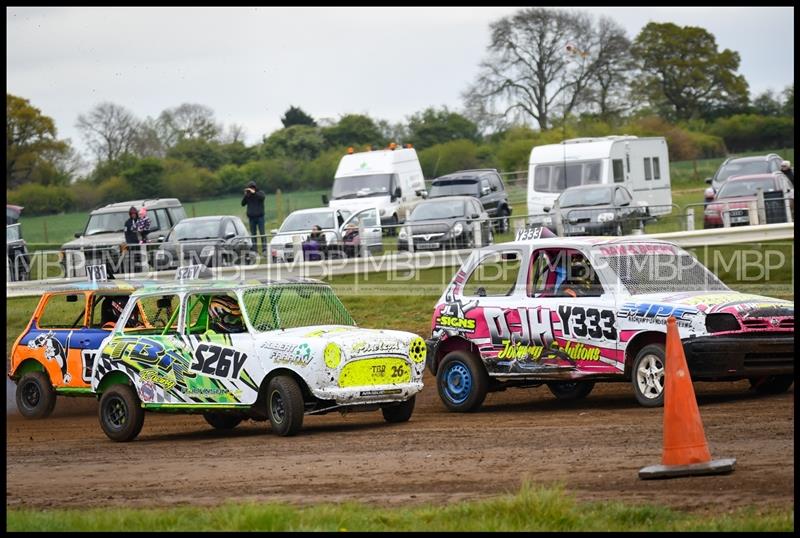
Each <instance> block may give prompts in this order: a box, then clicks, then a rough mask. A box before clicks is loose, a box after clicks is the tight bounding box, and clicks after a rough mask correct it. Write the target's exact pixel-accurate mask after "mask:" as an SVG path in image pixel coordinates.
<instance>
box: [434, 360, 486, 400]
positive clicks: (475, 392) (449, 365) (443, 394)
mask: <svg viewBox="0 0 800 538" xmlns="http://www.w3.org/2000/svg"><path fill="white" fill-rule="evenodd" d="M436 386H437V388H438V390H439V397H440V398H441V399H442V402H444V405H445V406H447V408H448V409H449V410H450V411H455V412H457V413H466V412H468V411H475V410H477V409H478V408H479V407H480V406H481V404H482V403H483V400H484V399H485V398H486V392H487V390H488V386H489V376H488V375H487V374H486V369H485V368H484V366H483V363H482V362H481V360H480V359H479V358H478V357H476V356H475V355H473V354H471V353H467V352H464V351H451V352H450V353H448V354H447V355H446V356H445V357H444V360H442V363H441V364H440V365H439V371H438V372H437V374H436Z"/></svg>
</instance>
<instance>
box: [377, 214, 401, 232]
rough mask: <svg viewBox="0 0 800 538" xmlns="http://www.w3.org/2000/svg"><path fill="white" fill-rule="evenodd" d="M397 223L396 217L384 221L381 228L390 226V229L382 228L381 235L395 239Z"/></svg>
mask: <svg viewBox="0 0 800 538" xmlns="http://www.w3.org/2000/svg"><path fill="white" fill-rule="evenodd" d="M399 222H400V221H399V219H398V218H397V215H392V218H390V219H386V223H381V224H382V225H383V226H391V228H384V229H383V232H384V233H383V235H385V236H388V237H395V236H396V235H397V231H398V228H397V224H398V223H399Z"/></svg>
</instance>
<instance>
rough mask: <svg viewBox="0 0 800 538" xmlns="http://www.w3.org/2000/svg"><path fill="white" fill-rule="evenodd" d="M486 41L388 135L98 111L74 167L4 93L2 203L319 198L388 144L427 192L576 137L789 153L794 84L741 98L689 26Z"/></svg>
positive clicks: (343, 122) (544, 23)
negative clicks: (347, 168)
mask: <svg viewBox="0 0 800 538" xmlns="http://www.w3.org/2000/svg"><path fill="white" fill-rule="evenodd" d="M490 38H491V39H490V44H489V46H488V48H487V54H486V57H485V58H484V59H483V60H482V61H481V63H480V70H479V73H478V76H477V77H476V79H475V80H474V81H473V82H472V83H471V84H470V85H469V86H468V87H467V88H466V89H465V91H464V93H463V99H464V108H463V110H461V111H454V110H450V109H448V108H447V107H429V108H427V109H425V110H422V111H419V112H416V113H414V114H411V115H410V116H408V117H407V118H406V120H405V121H403V122H398V123H391V122H389V121H386V120H381V119H376V118H372V117H370V116H368V115H364V114H344V115H342V116H340V117H339V118H338V119H336V120H325V119H315V118H314V117H313V116H312V115H310V114H309V113H307V112H306V111H304V110H302V108H300V107H295V106H291V107H290V108H289V109H288V110H287V111H286V112H285V113H284V115H283V117H281V122H282V124H283V127H282V128H281V129H278V130H276V131H274V132H272V133H269V134H267V135H264V136H263V137H262V139H261V141H260V142H258V143H256V144H253V145H247V144H246V143H245V138H246V137H245V134H246V133H245V131H244V128H243V127H242V126H240V125H237V124H231V125H227V126H225V125H223V124H221V123H220V122H219V121H218V120H217V119H216V117H215V113H214V111H213V110H212V109H211V108H209V107H207V106H205V105H202V104H196V103H183V104H180V105H178V106H175V107H172V108H168V109H166V110H164V111H163V112H161V113H160V114H159V115H158V116H156V117H154V118H152V117H147V118H144V119H141V118H138V117H137V116H136V115H135V114H134V113H133V112H132V111H130V110H128V109H127V108H125V107H124V106H122V105H119V104H115V103H110V102H104V103H100V104H98V105H96V106H95V107H93V108H92V109H91V110H89V111H87V112H86V113H83V114H80V115H79V116H78V118H77V121H76V128H77V130H78V132H79V133H80V136H81V138H82V139H83V141H84V143H85V146H86V147H87V148H88V149H89V152H90V154H91V155H90V159H91V160H90V162H88V163H87V162H86V161H84V157H83V156H81V155H80V154H78V152H77V151H76V150H75V148H74V147H73V146H72V144H71V142H70V141H69V140H61V139H59V138H58V135H57V129H56V126H55V123H54V121H53V120H52V118H50V117H48V116H47V115H45V114H44V113H43V112H42V111H41V110H39V109H38V108H36V107H35V106H34V105H33V104H31V103H30V102H29V101H28V100H27V99H24V98H23V97H19V96H15V95H12V94H8V93H7V94H6V130H7V150H6V167H7V168H6V184H7V197H8V200H9V202H11V203H17V204H20V205H24V206H26V214H46V213H58V212H64V211H71V210H76V209H78V210H87V209H91V208H93V207H96V206H98V205H101V204H104V203H109V202H115V201H121V200H126V199H133V198H140V197H141V198H145V197H167V196H175V197H178V198H180V199H181V200H184V201H194V200H200V199H207V198H211V197H214V196H220V195H226V194H234V193H236V194H238V193H240V192H241V189H242V185H244V184H246V183H247V182H248V181H251V180H252V181H256V182H257V183H258V184H259V186H260V187H261V188H263V189H264V190H266V191H267V192H274V191H275V190H277V189H282V190H284V191H294V190H309V189H325V188H329V187H330V185H331V182H332V178H333V175H334V172H335V169H336V166H337V164H338V161H339V159H340V158H341V156H342V155H343V154H344V153H345V152H346V150H347V148H348V147H354V148H355V149H356V150H357V151H359V150H364V149H367V148H373V149H377V148H382V147H385V146H386V145H387V144H388V143H389V142H396V143H398V144H402V143H411V144H413V145H414V147H416V148H417V150H418V153H419V157H420V162H421V164H422V167H423V172H424V173H425V176H426V177H427V178H432V177H436V176H438V175H442V174H446V173H449V172H452V171H455V170H460V169H467V168H475V167H493V168H499V169H501V170H503V171H513V170H522V169H525V168H526V167H527V159H528V156H529V154H530V150H531V148H532V147H533V146H535V145H540V144H547V143H555V142H559V141H561V140H563V139H564V138H572V137H576V136H605V135H609V134H631V135H639V136H665V137H666V138H667V142H668V144H669V148H670V158H671V159H673V160H686V159H696V158H706V157H717V156H723V155H726V154H728V153H731V152H741V151H748V150H762V149H771V148H778V147H791V146H793V145H794V86H793V85H792V86H789V87H787V88H786V89H784V90H783V91H782V92H780V93H776V92H775V91H767V92H764V93H762V94H759V95H757V96H754V97H752V98H751V97H750V93H749V87H748V84H747V81H746V80H745V78H744V77H743V76H742V75H740V74H738V73H737V72H736V71H737V70H738V67H739V55H738V53H736V52H734V51H731V50H728V49H725V50H721V51H720V50H718V47H717V44H716V41H715V39H714V36H713V35H712V34H710V33H709V32H708V31H706V30H705V29H703V28H698V27H680V26H677V25H675V24H672V23H649V24H647V25H646V26H645V27H644V28H643V29H642V30H641V32H640V33H639V34H638V35H637V36H636V37H635V38H634V39H633V40H629V39H628V37H627V36H626V35H625V32H624V30H623V29H622V28H621V27H620V26H619V25H618V24H617V23H616V22H615V21H613V20H612V19H610V18H608V17H599V18H592V17H590V16H588V15H586V14H585V13H581V12H575V11H568V10H559V9H541V8H530V9H523V10H520V11H518V12H516V13H515V14H513V15H511V16H509V17H505V18H502V19H500V20H498V21H495V22H493V23H491V25H490Z"/></svg>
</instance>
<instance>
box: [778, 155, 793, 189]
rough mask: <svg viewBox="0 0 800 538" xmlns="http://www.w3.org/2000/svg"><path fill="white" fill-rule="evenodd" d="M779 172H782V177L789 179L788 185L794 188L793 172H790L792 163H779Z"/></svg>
mask: <svg viewBox="0 0 800 538" xmlns="http://www.w3.org/2000/svg"><path fill="white" fill-rule="evenodd" d="M781 172H783V175H784V176H786V177H787V178H789V183H791V184H792V187H794V170H792V163H790V162H789V161H783V162H782V163H781Z"/></svg>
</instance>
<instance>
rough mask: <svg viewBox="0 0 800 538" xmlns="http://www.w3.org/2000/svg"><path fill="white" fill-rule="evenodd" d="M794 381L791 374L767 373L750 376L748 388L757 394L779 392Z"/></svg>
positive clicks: (786, 388)
mask: <svg viewBox="0 0 800 538" xmlns="http://www.w3.org/2000/svg"><path fill="white" fill-rule="evenodd" d="M792 383H794V376H791V375H769V376H764V377H752V378H750V388H751V389H753V390H754V391H756V392H757V393H758V394H781V393H783V392H786V391H787V390H789V387H791V386H792Z"/></svg>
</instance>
